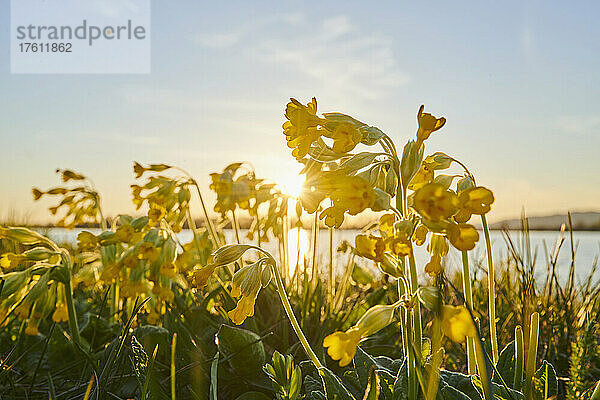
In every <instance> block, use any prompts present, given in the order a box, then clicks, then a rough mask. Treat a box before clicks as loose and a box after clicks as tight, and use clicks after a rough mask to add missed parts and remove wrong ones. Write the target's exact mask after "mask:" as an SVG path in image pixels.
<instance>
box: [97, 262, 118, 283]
mask: <svg viewBox="0 0 600 400" xmlns="http://www.w3.org/2000/svg"><path fill="white" fill-rule="evenodd" d="M120 273H121V265H120V264H119V263H110V264H108V265H106V266H105V267H104V268H103V269H102V273H101V274H100V280H102V281H103V282H106V283H109V282H112V281H114V280H115V279H117V278H118V277H119V274H120Z"/></svg>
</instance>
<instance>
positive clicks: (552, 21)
mask: <svg viewBox="0 0 600 400" xmlns="http://www.w3.org/2000/svg"><path fill="white" fill-rule="evenodd" d="M599 11H600V4H599V3H597V2H592V1H590V2H578V3H577V6H574V5H573V3H569V2H559V1H546V2H542V1H505V2H491V1H458V2H441V1H440V2H434V1H432V2H399V1H387V2H377V3H374V2H364V1H343V2H342V1H331V2H309V1H306V2H285V1H278V2H275V1H272V2H267V1H257V2H246V1H237V2H236V1H230V2H205V1H192V0H190V1H176V0H171V1H168V2H167V1H152V2H151V13H152V17H151V51H152V60H151V63H152V64H151V73H150V74H140V75H134V74H130V75H128V74H107V75H102V74H95V75H85V74H80V75H78V74H72V75H70V74H60V75H43V74H40V75H36V74H28V75H17V74H11V73H10V62H9V60H10V48H9V46H10V36H9V33H10V32H9V29H10V13H9V2H8V1H7V0H0V149H1V152H0V171H1V172H0V216H2V215H3V213H5V214H6V213H8V212H9V211H14V212H17V213H18V214H20V215H23V216H27V217H28V218H32V219H34V220H35V221H40V222H44V221H48V220H49V218H50V217H49V215H48V212H47V211H46V207H47V206H48V205H50V204H51V203H50V202H37V203H35V202H34V201H33V199H32V196H31V188H32V187H33V186H38V187H41V188H49V187H52V186H55V185H57V184H59V177H58V176H57V175H56V174H55V173H54V170H55V169H56V168H70V169H73V170H76V171H79V172H82V173H84V174H86V175H88V176H90V177H91V178H92V179H93V180H94V182H95V184H96V186H97V188H98V189H99V191H100V193H101V195H102V196H103V207H104V208H105V212H106V214H112V215H115V214H117V213H131V212H133V210H134V209H133V206H132V204H131V201H130V199H131V195H130V190H129V185H130V184H132V183H134V175H133V171H132V164H133V161H134V160H135V161H139V162H142V163H172V164H176V165H179V166H181V167H183V168H185V169H187V170H188V171H190V172H191V173H192V174H193V175H194V176H195V177H196V178H197V180H198V181H199V182H200V183H201V184H202V185H203V186H204V187H203V191H204V193H205V197H206V198H208V199H210V202H212V200H213V197H214V196H213V195H212V193H210V192H209V191H208V182H209V177H208V174H209V173H210V172H216V171H220V170H222V169H223V167H225V166H226V165H227V164H229V163H230V162H234V161H249V162H250V163H252V164H253V165H254V167H255V169H256V172H257V175H258V176H260V177H265V178H269V179H272V180H275V181H291V180H293V179H294V178H293V177H294V175H295V174H297V172H298V171H299V167H298V164H297V162H296V161H295V160H294V159H293V158H292V157H291V155H290V149H288V148H287V146H286V144H285V138H284V135H283V134H282V129H281V125H282V123H283V122H284V116H283V112H284V108H285V104H286V102H287V101H288V99H289V98H290V97H295V98H297V99H299V100H301V101H302V102H307V101H309V100H310V98H312V97H313V96H315V97H316V98H317V100H318V102H319V112H329V111H340V112H344V113H346V114H350V115H352V116H354V117H356V118H358V119H360V120H361V121H364V122H366V123H368V124H370V125H374V126H377V127H379V128H380V129H382V130H383V131H384V132H386V133H387V134H388V135H389V136H390V137H392V138H393V139H394V140H395V141H396V143H397V146H403V145H404V143H405V142H406V141H407V140H409V139H412V138H413V137H414V134H415V131H416V117H415V115H416V112H417V110H418V107H419V105H421V104H425V106H426V111H427V112H431V113H433V114H434V115H436V116H444V117H446V119H447V123H446V125H445V126H444V128H443V129H442V130H440V131H438V132H436V133H434V134H433V135H432V136H431V138H430V140H428V142H427V144H426V150H425V151H426V153H427V154H430V153H433V152H435V151H444V152H446V153H448V154H450V155H452V156H454V157H456V158H458V159H460V160H462V161H463V162H464V163H466V164H467V165H468V166H469V167H470V169H471V171H472V172H473V173H474V174H475V175H476V177H477V179H478V183H479V184H481V185H484V186H486V187H489V188H491V189H492V190H493V191H494V193H495V197H496V202H495V204H494V206H493V211H492V214H491V216H490V220H492V221H493V220H498V219H502V218H507V217H514V216H518V215H519V214H520V212H521V208H522V207H524V208H525V210H526V212H527V213H528V214H530V215H542V214H555V213H565V212H566V211H568V210H580V211H582V210H600V202H599V201H598V199H599V198H600V174H599V172H600V168H599V167H600V157H598V150H599V149H600V112H599V111H600V75H599V72H598V71H600V44H599V42H598V38H599V37H600V25H599V24H598V23H597V15H598V12H599Z"/></svg>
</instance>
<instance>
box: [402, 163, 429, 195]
mask: <svg viewBox="0 0 600 400" xmlns="http://www.w3.org/2000/svg"><path fill="white" fill-rule="evenodd" d="M433 178H434V171H433V169H430V168H429V166H428V165H427V164H426V163H425V162H423V163H422V164H421V166H420V167H419V170H418V171H417V173H416V174H415V176H413V178H412V179H411V180H410V183H409V184H408V188H409V189H410V190H418V189H420V188H422V187H423V186H425V185H426V184H428V183H431V182H432V181H433Z"/></svg>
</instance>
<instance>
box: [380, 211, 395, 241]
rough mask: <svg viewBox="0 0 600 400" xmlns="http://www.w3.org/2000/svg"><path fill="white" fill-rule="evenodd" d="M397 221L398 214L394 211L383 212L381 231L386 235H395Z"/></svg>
mask: <svg viewBox="0 0 600 400" xmlns="http://www.w3.org/2000/svg"><path fill="white" fill-rule="evenodd" d="M395 222H396V215H395V214H394V213H390V214H383V215H382V216H381V217H379V231H380V232H381V233H382V234H383V235H385V236H393V235H394V223H395Z"/></svg>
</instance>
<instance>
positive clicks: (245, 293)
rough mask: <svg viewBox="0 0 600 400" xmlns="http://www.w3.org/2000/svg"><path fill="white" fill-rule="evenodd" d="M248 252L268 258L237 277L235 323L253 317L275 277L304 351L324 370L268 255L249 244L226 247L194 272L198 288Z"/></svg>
mask: <svg viewBox="0 0 600 400" xmlns="http://www.w3.org/2000/svg"><path fill="white" fill-rule="evenodd" d="M248 250H256V251H257V252H259V253H260V254H262V255H264V256H265V257H262V258H260V259H259V260H258V261H257V262H255V263H253V264H250V265H247V266H245V267H242V268H241V269H240V270H239V271H238V272H237V273H236V274H235V275H234V277H233V279H232V285H231V286H232V289H231V294H232V295H233V296H234V297H238V296H241V297H240V300H238V303H237V305H236V307H235V308H234V309H233V310H231V311H230V312H229V313H228V315H229V317H230V318H231V320H232V322H234V323H235V324H237V325H239V324H241V323H243V322H244V320H245V319H246V318H247V317H251V316H253V315H254V302H255V300H256V297H257V295H258V292H259V291H260V289H261V288H262V287H265V286H267V285H268V284H269V283H270V281H271V278H272V276H274V278H275V285H276V287H277V293H278V294H279V298H280V299H281V303H282V304H283V308H284V310H285V312H286V314H287V316H288V319H289V320H290V323H291V324H292V328H293V329H294V332H295V333H296V335H297V336H298V339H299V340H300V343H301V344H302V347H303V348H304V351H305V352H306V354H307V356H308V358H309V359H310V360H311V361H312V363H313V364H314V366H315V367H316V368H317V369H320V368H323V365H322V364H321V361H320V360H319V359H318V357H317V355H316V354H315V352H314V350H313V349H312V347H311V346H310V344H309V343H308V340H307V339H306V336H305V335H304V332H302V328H301V327H300V324H299V323H298V320H297V319H296V316H295V315H294V310H293V309H292V306H291V304H290V301H289V298H288V295H287V293H286V290H285V286H284V283H283V280H282V277H281V273H280V271H279V268H278V267H277V262H276V261H275V259H274V258H273V256H272V255H271V254H270V253H269V252H267V251H265V250H263V249H262V248H260V247H257V246H254V245H248V244H238V245H236V244H234V245H226V246H223V247H221V248H220V249H218V250H217V251H215V252H214V253H213V254H212V262H211V263H210V264H208V265H206V266H204V267H201V268H198V269H196V270H195V271H193V272H192V276H193V278H192V279H193V282H194V284H195V285H196V287H198V288H201V287H203V286H205V285H206V284H207V283H208V279H209V278H210V276H211V275H212V274H213V272H214V271H215V269H216V268H218V267H222V266H225V265H227V264H231V263H234V262H236V261H238V260H239V259H240V258H241V257H242V256H243V255H244V253H245V252H246V251H248Z"/></svg>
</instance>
